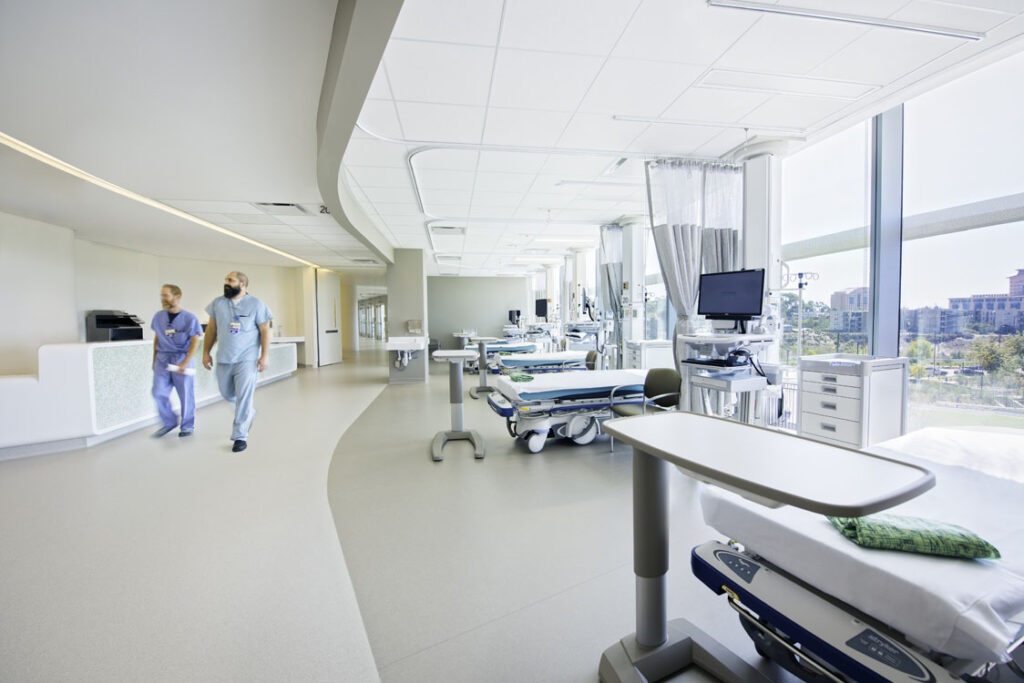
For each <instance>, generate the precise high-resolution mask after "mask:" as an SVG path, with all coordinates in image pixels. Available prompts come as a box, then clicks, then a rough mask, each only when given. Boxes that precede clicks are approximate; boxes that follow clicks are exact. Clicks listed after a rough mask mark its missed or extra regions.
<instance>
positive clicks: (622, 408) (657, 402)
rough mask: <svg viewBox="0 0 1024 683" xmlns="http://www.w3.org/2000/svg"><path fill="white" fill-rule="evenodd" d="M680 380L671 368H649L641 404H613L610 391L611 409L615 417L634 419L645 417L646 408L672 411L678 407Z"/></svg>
mask: <svg viewBox="0 0 1024 683" xmlns="http://www.w3.org/2000/svg"><path fill="white" fill-rule="evenodd" d="M681 383H682V379H681V378H680V376H679V373H678V372H676V371H675V370H673V369H672V368H651V369H650V370H648V371H647V378H646V379H644V401H643V403H639V404H638V403H632V402H631V403H626V402H623V403H618V404H616V403H615V392H616V391H618V390H619V387H615V389H612V393H611V408H612V412H613V413H615V415H616V417H636V416H637V415H646V414H647V406H651V409H652V410H674V409H675V408H677V407H678V406H679V389H680V384H681ZM611 449H612V450H615V437H612V439H611Z"/></svg>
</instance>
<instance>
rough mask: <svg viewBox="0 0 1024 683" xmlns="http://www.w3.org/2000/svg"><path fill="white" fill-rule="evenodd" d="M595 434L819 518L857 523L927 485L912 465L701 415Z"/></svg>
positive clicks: (648, 420)
mask: <svg viewBox="0 0 1024 683" xmlns="http://www.w3.org/2000/svg"><path fill="white" fill-rule="evenodd" d="M603 429H604V430H605V431H607V432H608V433H609V434H611V435H612V436H614V437H615V438H616V439H621V440H622V441H625V442H626V443H628V444H630V445H632V446H633V447H635V448H637V449H638V450H641V451H644V452H645V453H649V454H651V455H653V456H655V457H658V458H661V459H663V460H667V461H668V462H671V463H673V464H675V465H678V466H679V467H681V468H682V469H684V470H685V471H687V472H688V473H690V474H691V475H692V476H693V477H695V478H696V479H699V480H701V481H706V482H708V483H711V484H715V485H718V486H722V487H723V488H727V489H730V490H732V491H736V492H737V493H740V494H743V493H748V494H753V495H754V496H756V497H759V498H762V499H766V500H769V501H775V502H777V503H781V504H783V505H793V506H794V507H799V508H803V509H805V510H810V511H811V512H818V513H820V514H826V515H837V516H840V517H860V516H863V515H867V514H871V513H873V512H878V511H879V510H885V509H886V508H889V507H892V506H893V505H897V504H899V503H902V502H905V501H907V500H910V499H911V498H915V497H917V496H918V495H920V494H922V493H924V492H925V491H927V490H928V489H930V488H932V486H934V485H935V476H934V475H933V474H932V473H931V472H930V471H928V470H926V469H924V468H923V467H919V466H917V465H911V464H908V463H903V462H900V461H897V460H892V459H889V458H884V457H881V456H877V455H873V454H870V453H864V452H861V451H854V450H850V449H847V448H839V447H836V446H830V445H828V444H824V443H821V442H818V441H812V440H811V439H805V438H802V437H797V436H791V435H789V434H784V433H782V432H777V431H774V430H771V429H765V428H761V427H753V426H750V425H746V424H742V423H739V422H735V421H732V420H725V419H722V418H716V417H710V416H707V415H697V414H694V413H682V412H670V413H661V414H657V415H646V416H641V417H630V418H622V419H617V420H609V421H608V422H606V423H605V424H604V426H603Z"/></svg>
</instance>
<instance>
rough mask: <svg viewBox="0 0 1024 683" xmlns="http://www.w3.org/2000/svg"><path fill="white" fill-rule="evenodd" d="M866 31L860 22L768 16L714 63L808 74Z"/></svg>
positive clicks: (775, 71) (763, 70)
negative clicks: (850, 22)
mask: <svg viewBox="0 0 1024 683" xmlns="http://www.w3.org/2000/svg"><path fill="white" fill-rule="evenodd" d="M867 32H868V29H867V28H866V27H864V26H861V25H858V24H849V23H841V22H837V21H822V20H816V19H807V18H803V17H789V16H778V15H765V16H763V17H761V21H759V22H758V23H757V24H755V25H754V26H753V27H752V28H751V29H750V30H749V31H747V33H745V34H744V36H743V37H742V38H740V39H739V40H738V41H736V43H735V44H734V45H733V46H732V47H731V48H729V51H728V52H726V53H725V54H724V55H722V57H721V58H720V59H719V60H718V61H717V62H715V66H716V67H722V68H727V69H741V70H747V71H759V72H774V73H785V74H794V75H802V74H807V73H810V72H811V71H812V70H813V69H814V68H815V67H816V66H818V65H819V64H821V63H822V62H823V61H825V60H826V59H828V58H829V57H831V56H832V55H834V54H835V53H836V52H838V51H839V50H840V49H841V48H842V47H844V46H845V45H847V44H849V43H850V42H852V41H853V40H855V39H856V38H858V37H859V36H862V35H864V34H865V33H867ZM890 32H891V31H890ZM900 33H904V32H902V31H901V32H900Z"/></svg>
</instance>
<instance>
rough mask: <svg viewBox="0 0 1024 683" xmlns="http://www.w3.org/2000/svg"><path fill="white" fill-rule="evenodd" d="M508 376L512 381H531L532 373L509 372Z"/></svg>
mask: <svg viewBox="0 0 1024 683" xmlns="http://www.w3.org/2000/svg"><path fill="white" fill-rule="evenodd" d="M508 378H509V379H510V380H512V381H513V382H532V381H533V375H531V374H530V373H528V372H510V373H509V374H508Z"/></svg>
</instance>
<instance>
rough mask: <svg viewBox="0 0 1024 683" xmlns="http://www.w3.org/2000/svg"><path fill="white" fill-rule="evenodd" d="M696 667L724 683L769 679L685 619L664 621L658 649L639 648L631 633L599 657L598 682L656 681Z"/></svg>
mask: <svg viewBox="0 0 1024 683" xmlns="http://www.w3.org/2000/svg"><path fill="white" fill-rule="evenodd" d="M691 667H692V668H697V669H700V670H701V671H704V672H706V673H708V674H710V675H712V676H714V677H715V678H717V679H718V680H720V681H723V682H724V683H768V681H769V679H768V678H766V677H765V676H764V674H762V673H761V672H759V671H758V670H757V669H755V668H754V667H752V666H750V664H748V663H747V662H746V661H744V660H743V659H741V658H740V657H739V656H737V655H736V654H735V653H733V652H732V651H731V650H729V649H728V648H726V647H725V646H724V645H722V644H721V643H719V642H718V641H717V640H715V639H714V638H712V637H711V636H709V635H708V634H707V633H705V632H704V631H702V630H700V629H699V628H697V627H696V626H694V625H693V624H691V623H690V622H689V621H687V620H686V619H673V620H671V621H669V622H668V639H667V640H666V641H665V642H664V643H662V644H661V645H659V646H658V647H653V648H648V647H641V646H640V645H638V644H637V642H636V634H635V633H631V634H629V635H628V636H626V637H625V638H623V639H622V640H620V641H619V642H617V643H615V644H614V645H612V646H611V647H610V648H608V649H607V650H605V651H604V654H603V655H601V664H600V666H599V667H598V676H599V677H600V680H601V683H647V681H660V680H662V679H663V678H667V677H669V676H671V675H674V674H679V673H682V672H683V671H685V670H686V669H688V668H691Z"/></svg>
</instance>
